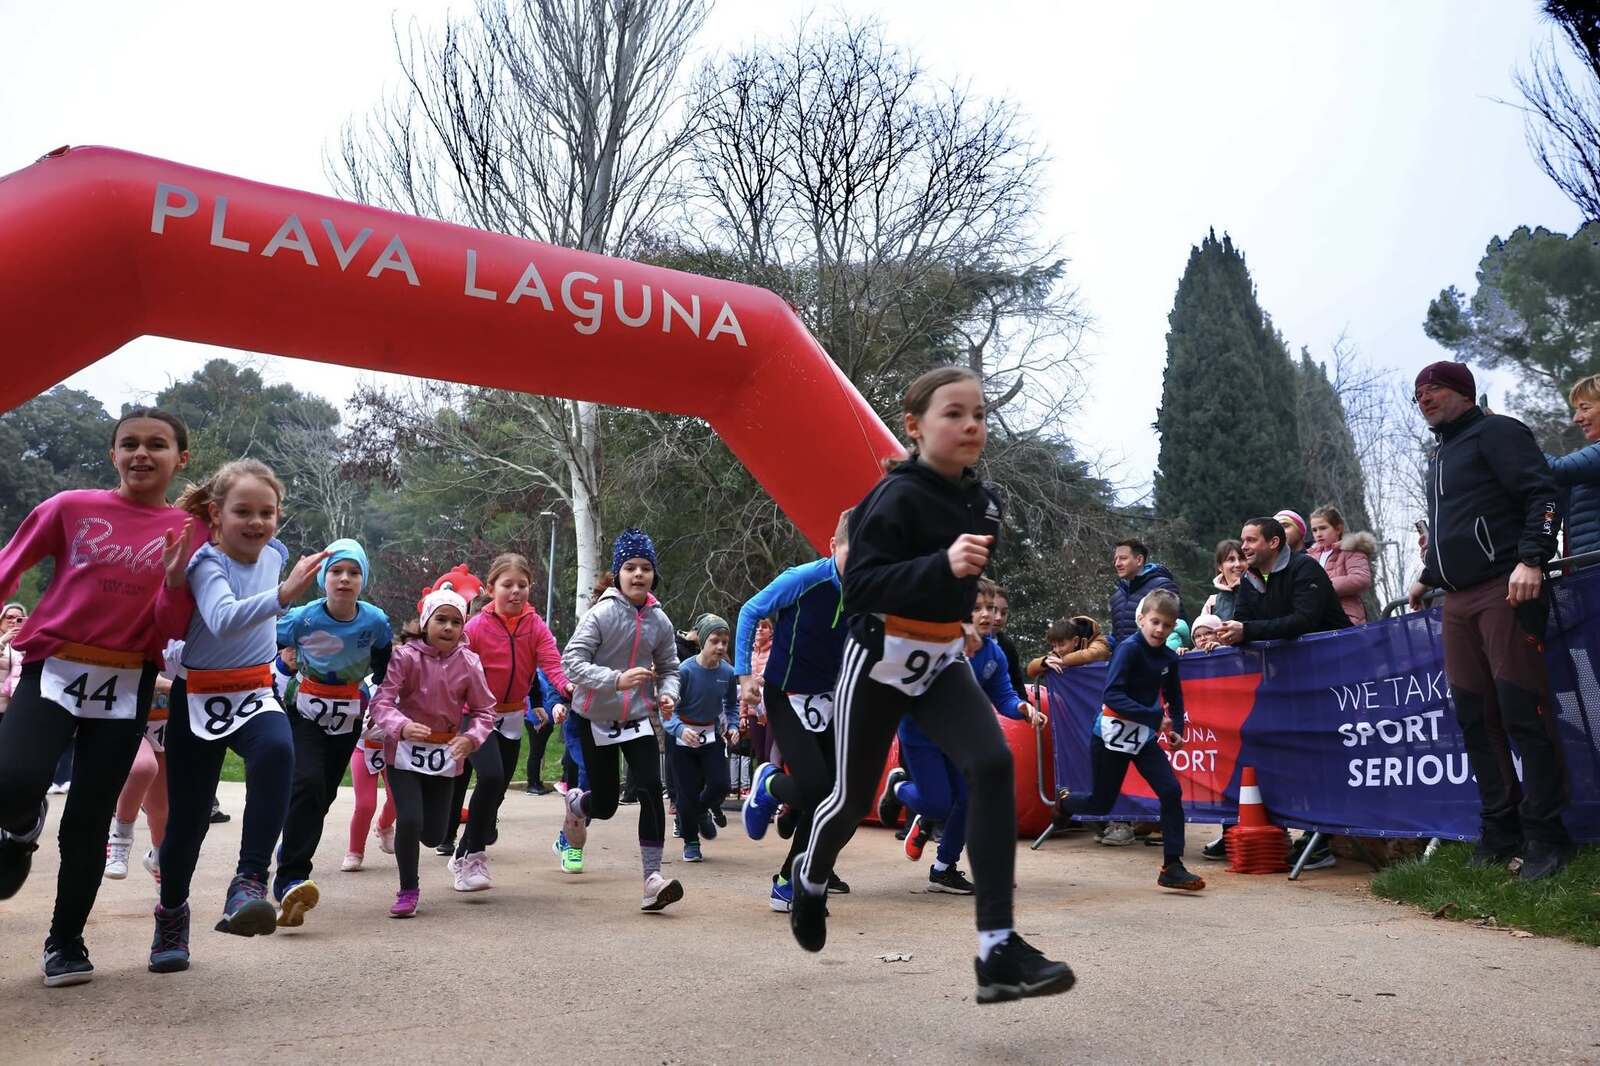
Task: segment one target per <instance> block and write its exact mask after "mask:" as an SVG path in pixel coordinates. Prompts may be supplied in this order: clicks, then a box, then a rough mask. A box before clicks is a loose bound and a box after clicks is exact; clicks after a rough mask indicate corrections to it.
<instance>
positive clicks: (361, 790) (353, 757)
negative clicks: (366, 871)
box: [350, 744, 395, 855]
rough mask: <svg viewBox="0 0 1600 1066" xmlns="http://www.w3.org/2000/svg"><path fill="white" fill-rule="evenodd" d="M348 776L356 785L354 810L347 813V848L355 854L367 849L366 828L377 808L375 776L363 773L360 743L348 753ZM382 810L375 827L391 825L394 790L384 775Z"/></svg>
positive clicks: (363, 762)
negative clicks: (348, 846) (348, 840)
mask: <svg viewBox="0 0 1600 1066" xmlns="http://www.w3.org/2000/svg"><path fill="white" fill-rule="evenodd" d="M350 780H351V782H352V783H353V784H354V785H355V787H356V810H355V813H354V814H352V815H351V816H350V850H351V851H353V852H355V853H356V854H357V855H365V854H366V853H367V830H368V829H370V828H371V827H372V815H373V812H374V811H376V810H377V809H378V776H377V775H376V774H369V773H367V760H366V757H365V756H364V755H363V754H362V752H361V745H360V744H357V745H356V750H355V751H354V752H352V753H351V754H350ZM383 784H384V789H383V813H382V814H380V815H378V828H379V829H387V828H389V827H390V826H391V825H394V817H395V815H394V793H393V792H391V791H389V781H388V778H385V779H384V782H383Z"/></svg>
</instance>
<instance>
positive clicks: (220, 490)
mask: <svg viewBox="0 0 1600 1066" xmlns="http://www.w3.org/2000/svg"><path fill="white" fill-rule="evenodd" d="M247 477H253V478H255V479H257V480H258V481H263V482H266V484H267V486H268V487H269V488H271V489H272V492H273V494H274V495H276V496H277V497H278V506H279V508H282V507H283V495H284V492H283V482H281V481H279V480H278V475H277V474H274V473H273V472H272V467H270V466H268V465H267V464H266V463H263V462H262V461H261V460H260V459H235V460H234V461H233V462H231V463H224V464H222V466H221V467H219V468H218V469H217V472H216V473H214V474H212V475H211V476H210V477H208V478H206V479H205V480H204V481H202V482H201V483H200V484H198V485H196V484H194V483H193V482H190V483H189V484H188V485H186V486H184V490H183V492H181V493H179V495H178V502H177V503H176V505H175V506H176V507H177V508H178V510H180V511H184V512H187V513H188V514H190V515H192V516H194V517H195V518H196V519H198V520H199V521H201V522H206V523H209V522H210V521H211V505H212V504H213V503H214V504H216V505H217V506H218V507H220V506H222V504H223V502H224V501H226V500H227V498H228V493H229V492H231V491H232V490H233V487H234V486H235V485H237V484H238V483H239V482H240V481H243V480H244V479H245V478H247Z"/></svg>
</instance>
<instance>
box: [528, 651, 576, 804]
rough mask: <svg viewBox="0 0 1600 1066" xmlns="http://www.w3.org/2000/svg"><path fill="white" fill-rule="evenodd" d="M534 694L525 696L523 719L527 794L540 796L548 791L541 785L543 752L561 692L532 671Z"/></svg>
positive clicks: (546, 787)
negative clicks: (526, 747) (525, 724)
mask: <svg viewBox="0 0 1600 1066" xmlns="http://www.w3.org/2000/svg"><path fill="white" fill-rule="evenodd" d="M533 677H534V691H532V692H530V693H528V709H527V711H526V712H524V713H523V716H522V717H523V720H524V721H525V722H527V729H528V785H527V791H528V793H529V794H530V795H534V796H542V795H544V794H545V793H547V792H549V791H550V786H549V785H547V784H545V783H544V752H545V747H546V746H547V745H548V744H549V743H550V734H551V733H554V732H555V719H554V717H553V716H554V714H555V709H556V707H557V706H558V705H564V704H565V701H564V700H562V698H561V693H559V692H557V691H556V690H555V688H554V687H553V686H552V685H551V684H550V679H549V678H547V677H545V676H544V671H543V670H537V669H536V670H534V672H533Z"/></svg>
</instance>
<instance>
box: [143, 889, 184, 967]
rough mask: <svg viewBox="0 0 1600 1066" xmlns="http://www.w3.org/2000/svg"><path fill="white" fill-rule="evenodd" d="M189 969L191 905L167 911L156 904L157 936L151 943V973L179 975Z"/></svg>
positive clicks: (179, 906)
mask: <svg viewBox="0 0 1600 1066" xmlns="http://www.w3.org/2000/svg"><path fill="white" fill-rule="evenodd" d="M188 968H189V905H188V904H187V903H183V904H179V905H178V906H176V907H174V908H173V909H172V910H170V911H169V910H167V909H166V908H165V907H163V906H162V905H161V904H159V903H157V904H156V935H155V939H154V940H152V941H150V972H151V973H177V972H178V971H179V970H187V969H188Z"/></svg>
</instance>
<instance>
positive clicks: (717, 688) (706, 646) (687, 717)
mask: <svg viewBox="0 0 1600 1066" xmlns="http://www.w3.org/2000/svg"><path fill="white" fill-rule="evenodd" d="M694 628H695V634H696V635H697V636H698V637H699V638H700V640H699V643H700V654H698V655H696V656H695V657H694V658H692V659H686V660H685V661H683V662H681V663H679V664H678V705H677V706H676V707H675V708H674V709H673V713H672V717H670V718H663V719H662V720H661V725H662V728H663V729H664V730H665V731H666V734H667V758H668V759H669V760H670V761H671V763H672V780H673V786H674V788H673V796H674V799H675V800H676V802H677V804H678V824H679V827H680V829H681V832H682V835H683V861H684V862H700V861H701V853H700V838H701V837H705V838H706V839H707V840H711V839H712V838H714V837H715V836H716V835H717V828H718V827H719V826H724V825H727V824H728V819H727V816H726V815H724V814H723V813H722V801H723V800H725V799H727V798H728V789H729V787H730V782H729V780H728V754H727V749H726V747H725V746H724V744H723V736H724V735H725V734H728V733H730V732H731V733H735V734H737V733H738V731H739V686H738V683H737V682H736V681H735V679H734V674H733V667H732V666H730V665H728V661H727V652H728V635H729V634H728V623H727V622H725V621H723V620H722V619H721V618H720V617H718V616H717V615H714V614H705V615H701V616H700V618H699V620H698V621H696V622H695V626H694Z"/></svg>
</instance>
